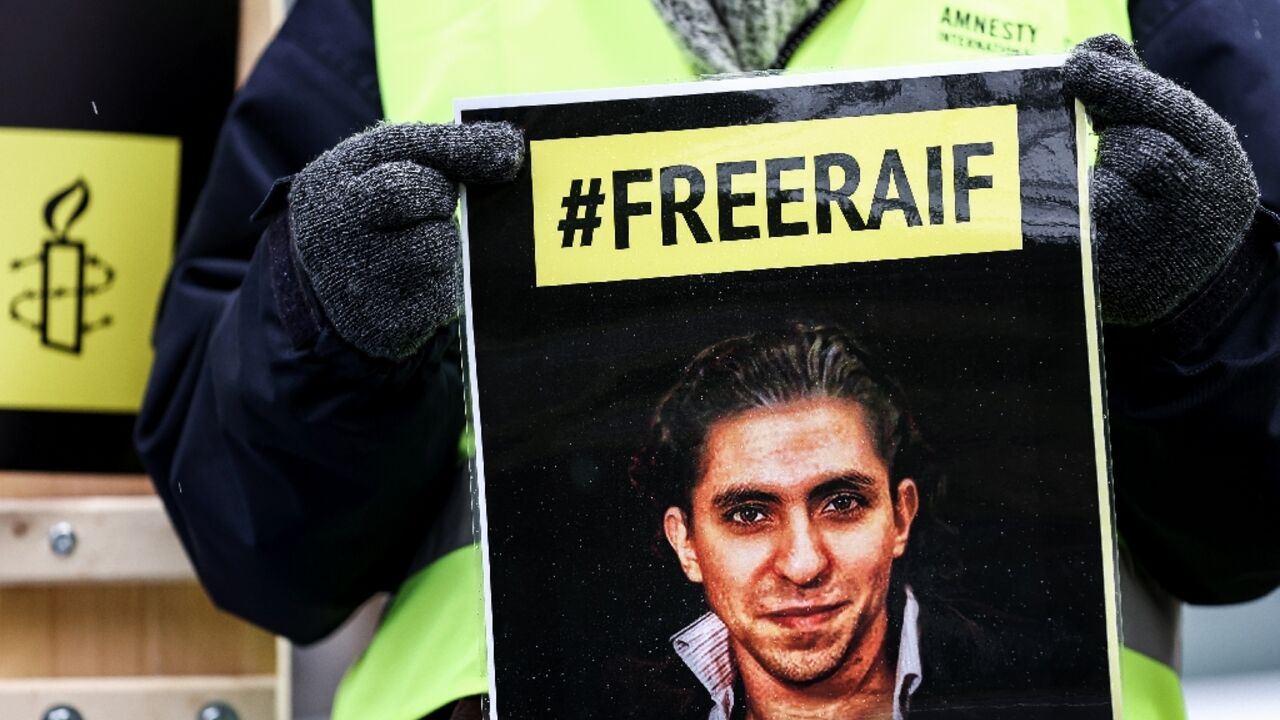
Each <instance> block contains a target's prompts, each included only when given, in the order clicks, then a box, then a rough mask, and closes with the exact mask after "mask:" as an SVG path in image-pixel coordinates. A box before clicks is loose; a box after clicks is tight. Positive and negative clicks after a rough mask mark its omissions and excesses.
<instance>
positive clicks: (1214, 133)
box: [1063, 48, 1236, 154]
mask: <svg viewBox="0 0 1280 720" xmlns="http://www.w3.org/2000/svg"><path fill="white" fill-rule="evenodd" d="M1063 86H1064V88H1065V89H1066V91H1067V92H1068V93H1069V94H1071V95H1074V96H1075V97H1077V98H1079V100H1080V102H1082V103H1084V105H1085V108H1086V109H1087V110H1088V111H1089V114H1090V115H1092V116H1093V117H1094V118H1095V120H1098V121H1100V123H1099V124H1100V125H1102V126H1103V127H1105V126H1107V125H1108V124H1131V125H1145V126H1147V127H1152V128H1155V129H1157V130H1160V131H1161V132H1164V133H1167V134H1169V135H1172V136H1173V137H1174V138H1176V139H1177V140H1178V141H1179V142H1181V143H1182V144H1183V145H1186V146H1187V147H1188V148H1190V149H1191V150H1192V152H1195V153H1197V154H1211V153H1212V152H1213V151H1214V150H1215V149H1217V148H1221V147H1226V146H1228V145H1234V144H1235V143H1236V140H1235V131H1234V130H1232V129H1231V126H1230V125H1228V124H1227V122H1226V121H1225V120H1223V119H1222V118H1221V117H1220V116H1219V115H1218V114H1217V113H1216V112H1214V111H1213V110H1212V109H1210V108H1209V106H1208V105H1206V104H1205V103H1204V101H1202V100H1201V99H1200V98H1198V97H1196V96H1195V94H1194V93H1192V92H1190V91H1188V90H1186V89H1185V88H1182V87H1180V86H1178V85H1177V84H1176V83H1174V82H1173V81H1171V80H1168V79H1166V78H1164V77H1161V76H1160V75H1157V74H1156V73H1153V72H1151V71H1150V70H1147V69H1146V68H1144V67H1142V66H1141V65H1139V64H1137V63H1133V62H1130V61H1129V60H1120V59H1117V58H1115V57H1114V56H1112V55H1110V54H1108V53H1103V52H1098V51H1094V50H1081V49H1079V48H1077V49H1076V50H1075V51H1073V52H1072V53H1071V56H1070V57H1069V58H1068V59H1067V63H1066V65H1065V66H1064V68H1063Z"/></svg>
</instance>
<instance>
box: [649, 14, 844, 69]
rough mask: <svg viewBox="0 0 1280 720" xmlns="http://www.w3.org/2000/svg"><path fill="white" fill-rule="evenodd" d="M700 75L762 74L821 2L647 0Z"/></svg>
mask: <svg viewBox="0 0 1280 720" xmlns="http://www.w3.org/2000/svg"><path fill="white" fill-rule="evenodd" d="M652 2H653V4H654V6H655V7H657V8H658V12H660V13H661V14H662V17H663V19H665V20H666V21H667V24H668V25H670V26H671V28H672V30H674V31H675V33H676V34H677V35H678V36H679V37H680V39H681V40H682V41H683V43H684V45H685V47H686V48H687V49H688V50H689V52H691V53H692V54H693V56H694V61H695V63H696V64H697V67H698V69H699V70H701V71H702V72H708V73H726V72H743V71H751V70H764V69H766V68H768V67H769V66H771V65H772V64H773V61H774V60H775V59H777V57H778V52H779V51H781V50H782V46H783V45H784V44H786V42H787V38H788V37H790V36H791V33H792V32H793V31H794V30H795V29H796V28H797V27H799V26H800V24H801V23H803V22H804V21H805V19H806V18H808V17H809V16H810V15H811V14H813V12H814V11H815V10H817V9H818V6H819V5H821V4H822V0H652Z"/></svg>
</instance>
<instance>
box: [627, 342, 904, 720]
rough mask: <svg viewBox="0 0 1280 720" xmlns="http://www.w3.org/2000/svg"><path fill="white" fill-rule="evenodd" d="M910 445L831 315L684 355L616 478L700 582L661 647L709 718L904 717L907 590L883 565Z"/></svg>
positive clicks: (896, 404) (891, 389)
mask: <svg viewBox="0 0 1280 720" xmlns="http://www.w3.org/2000/svg"><path fill="white" fill-rule="evenodd" d="M919 444H920V438H919V436H918V433H917V432H916V430H915V427H914V425H913V423H912V420H911V416H910V414H909V413H908V412H907V410H906V408H905V403H904V399H903V398H902V396H901V393H900V391H899V390H898V389H897V386H896V383H894V381H893V380H892V379H890V378H888V377H887V376H885V375H883V374H882V373H881V372H880V371H879V370H878V369H876V368H875V367H874V365H873V364H872V361H871V359H870V357H869V356H868V354H867V353H866V352H865V351H864V350H863V349H862V348H861V347H860V346H859V345H858V343H857V342H856V340H854V339H853V338H852V337H851V336H849V335H848V334H847V333H845V332H844V331H843V330H841V329H839V328H835V327H821V326H805V325H798V326H793V327H791V328H789V329H787V330H785V331H783V332H776V333H759V334H755V335H751V336H746V337H738V338H731V339H728V340H724V341H721V342H719V343H716V344H714V345H712V346H710V347H708V348H706V349H705V350H703V351H702V352H701V353H699V354H698V355H697V356H696V357H695V358H694V359H693V360H692V362H691V363H690V364H689V365H688V366H687V367H686V368H685V370H684V373H683V375H682V377H681V378H680V380H679V381H678V382H677V383H676V385H675V386H674V387H672V388H671V390H670V392H669V393H668V394H667V396H666V397H665V398H664V399H663V400H662V402H661V404H660V406H659V407H658V410H657V412H656V414H655V416H654V421H653V426H652V435H651V439H650V444H649V445H648V447H646V449H645V451H644V452H643V453H642V454H641V455H640V456H639V457H638V458H637V461H636V463H635V464H634V466H633V468H632V478H633V481H634V482H635V484H636V486H637V487H638V488H639V489H640V490H641V491H642V492H643V493H644V494H646V495H647V496H648V497H649V498H650V499H651V500H653V501H654V502H655V503H656V506H661V505H663V504H666V505H667V506H666V508H665V509H664V510H663V511H662V516H661V527H662V533H663V535H664V536H665V539H666V541H667V542H668V543H669V545H670V547H671V549H672V550H673V551H674V553H675V556H676V558H677V559H678V561H679V564H680V568H681V570H682V571H683V573H684V575H685V577H687V578H688V580H689V581H690V582H693V583H697V584H699V585H701V586H702V588H703V590H704V592H705V595H706V602H707V605H708V606H709V608H710V611H709V612H708V613H706V614H705V615H703V616H702V617H701V618H698V619H697V620H695V621H694V622H693V623H691V624H689V625H688V626H687V627H685V628H684V629H683V630H680V631H679V632H677V633H676V634H675V635H674V636H673V637H672V644H673V647H674V651H675V652H676V653H677V654H678V656H679V657H680V659H681V660H682V661H683V663H684V664H685V665H686V666H687V667H688V669H689V671H691V672H692V673H693V674H694V675H695V676H696V677H697V679H698V680H699V681H700V683H701V684H702V686H703V687H705V688H706V689H707V691H708V692H709V693H710V697H709V701H710V703H711V705H712V709H711V710H710V714H709V717H710V718H711V719H712V720H730V719H732V718H807V717H823V718H850V719H861V718H875V719H877V720H879V719H884V720H890V719H893V720H897V719H899V718H905V717H907V713H908V709H909V707H910V703H911V698H912V695H913V694H914V693H915V691H916V689H917V688H918V687H919V686H920V683H921V681H922V667H921V648H920V644H921V639H920V631H919V627H918V616H919V604H918V602H917V600H916V597H915V593H914V591H913V589H912V587H911V586H910V584H907V583H903V582H895V581H894V580H895V572H894V570H895V565H896V564H897V563H898V562H899V561H900V560H901V559H902V558H903V557H904V555H905V554H906V553H907V552H908V548H909V540H910V537H911V533H912V527H913V523H914V521H915V519H916V516H917V513H918V511H919V508H920V500H921V497H920V493H921V487H920V485H919V484H918V482H917V480H916V479H915V478H913V477H912V476H911V470H912V467H911V465H912V463H911V459H912V457H913V455H914V454H915V452H916V451H917V449H918V446H919ZM891 609H892V610H891ZM891 617H892V620H891Z"/></svg>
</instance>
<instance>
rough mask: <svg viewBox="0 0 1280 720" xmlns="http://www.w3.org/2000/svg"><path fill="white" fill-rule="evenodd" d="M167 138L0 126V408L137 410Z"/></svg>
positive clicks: (169, 222) (163, 238)
mask: <svg viewBox="0 0 1280 720" xmlns="http://www.w3.org/2000/svg"><path fill="white" fill-rule="evenodd" d="M179 150H180V143H179V141H178V139H177V138H171V137H154V136H143V135H124V134H116V133H97V132H81V131H69V130H37V129H17V128H0V157H3V158H5V162H4V165H3V166H0V233H2V235H0V308H2V309H3V311H4V312H3V316H0V348H2V349H3V350H2V351H0V352H3V358H4V360H3V362H0V408H5V409H24V410H70V411H86V412H124V413H128V412H136V411H137V410H138V407H139V405H140V404H141V401H142V393H143V388H144V386H145V384H146V378H147V371H148V369H149V367H150V364H151V342H150V340H151V327H152V323H153V320H154V318H155V311H156V303H157V301H158V300H159V297H160V291H161V288H162V286H163V284H164V278H165V274H166V272H167V271H168V269H169V264H170V262H171V260H172V254H173V241H174V228H175V222H176V214H177V201H178V169H179Z"/></svg>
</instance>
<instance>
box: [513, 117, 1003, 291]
mask: <svg viewBox="0 0 1280 720" xmlns="http://www.w3.org/2000/svg"><path fill="white" fill-rule="evenodd" d="M530 162H531V168H532V170H531V172H532V175H533V211H534V259H535V263H536V265H537V284H538V285H539V286H552V285H572V284H580V283H596V282H611V281H616V280H638V279H643V278H654V277H671V276H679V275H695V274H706V273H720V272H733V271H743V270H761V269H767V268H786V267H805V266H810V265H833V264H839V263H852V262H866V261H872V260H890V259H902V258H919V257H931V256H939V255H956V254H966V253H980V252H994V251H1006V250H1017V249H1019V248H1021V247H1022V212H1021V189H1020V180H1019V175H1018V115H1017V108H1016V106H1013V105H999V106H992V107H980V108H961V109H954V110H936V111H929V112H917V113H901V114H891V115H873V116H863V117H845V118H831V119H824V120H805V121H796V122H782V123H770V124H760V125H742V126H732V127H716V128H699V129H694V130H676V131H668V132H653V133H639V134H632V135H611V136H599V137H584V138H565V139H558V140H539V141H533V142H532V143H531V144H530Z"/></svg>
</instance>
